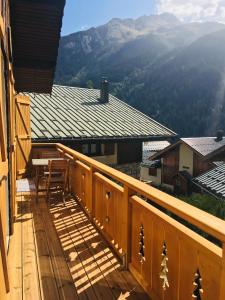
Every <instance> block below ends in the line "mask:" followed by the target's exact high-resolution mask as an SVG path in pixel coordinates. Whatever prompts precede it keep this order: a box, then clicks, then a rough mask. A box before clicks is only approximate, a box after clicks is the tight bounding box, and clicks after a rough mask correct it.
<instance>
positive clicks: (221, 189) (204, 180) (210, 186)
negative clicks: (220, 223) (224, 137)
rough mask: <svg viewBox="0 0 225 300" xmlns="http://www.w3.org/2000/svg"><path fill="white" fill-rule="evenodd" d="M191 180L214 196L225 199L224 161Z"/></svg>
mask: <svg viewBox="0 0 225 300" xmlns="http://www.w3.org/2000/svg"><path fill="white" fill-rule="evenodd" d="M193 181H194V182H196V183H197V184H199V185H200V186H202V187H203V188H205V189H206V190H208V191H209V192H211V193H213V194H214V195H215V196H217V197H220V198H224V199H225V163H223V164H221V165H220V166H218V167H216V168H214V169H212V170H210V171H208V172H206V173H204V174H202V175H200V176H198V177H196V178H195V179H194V180H193Z"/></svg>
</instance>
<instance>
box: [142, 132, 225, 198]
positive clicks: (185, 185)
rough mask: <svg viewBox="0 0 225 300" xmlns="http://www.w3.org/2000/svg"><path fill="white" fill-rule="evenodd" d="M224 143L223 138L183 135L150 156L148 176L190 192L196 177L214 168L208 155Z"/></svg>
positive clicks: (154, 183) (149, 178)
mask: <svg viewBox="0 0 225 300" xmlns="http://www.w3.org/2000/svg"><path fill="white" fill-rule="evenodd" d="M224 145H225V139H224V138H223V137H199V138H182V139H180V140H179V141H177V142H176V143H174V144H172V145H170V146H168V147H166V148H165V149H163V150H162V151H159V152H158V153H156V154H153V155H152V156H151V157H149V161H150V164H151V165H150V167H149V173H148V174H149V176H148V177H147V179H148V180H149V181H151V182H152V184H153V185H156V186H162V187H164V188H166V189H168V190H171V191H174V192H175V193H184V194H188V193H190V192H191V182H192V178H193V177H197V176H199V175H200V174H202V173H204V172H206V171H208V170H210V169H212V168H214V167H215V166H216V164H215V162H213V161H207V160H206V156H207V155H209V154H210V153H212V152H214V151H216V150H218V149H220V148H222V147H223V146H224Z"/></svg>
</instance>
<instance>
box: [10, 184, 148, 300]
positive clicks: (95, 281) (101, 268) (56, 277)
mask: <svg viewBox="0 0 225 300" xmlns="http://www.w3.org/2000/svg"><path fill="white" fill-rule="evenodd" d="M30 184H31V186H32V185H33V184H32V182H31V183H30ZM9 258H10V260H9V261H10V266H9V272H10V279H11V299H13V300H14V299H27V300H28V299H29V300H30V299H35V300H39V299H46V300H51V299H52V300H53V299H54V300H57V299H68V300H70V299H118V298H119V296H120V295H121V293H122V294H126V293H127V292H129V291H130V292H131V293H130V299H148V297H147V295H146V293H145V292H144V290H143V289H142V288H141V287H140V285H139V284H138V283H137V281H136V280H135V279H134V278H133V276H132V275H131V274H130V273H129V272H128V271H126V270H124V268H122V266H121V261H120V260H119V259H118V258H117V256H116V255H115V254H114V253H113V252H112V250H111V249H110V248H109V246H108V244H107V243H106V242H105V241H104V239H103V238H102V236H101V235H100V234H99V232H98V231H97V230H96V228H95V227H94V226H93V225H92V224H91V222H90V220H89V219H88V217H87V215H86V214H85V213H84V212H83V211H82V209H81V207H80V205H79V204H78V203H77V202H76V200H75V199H74V198H73V197H69V198H67V201H66V206H64V205H63V204H62V201H61V199H57V198H54V201H52V202H51V203H48V204H47V203H46V199H45V197H39V199H38V203H36V201H35V197H34V193H24V192H21V193H18V194H17V217H16V223H15V235H14V236H13V239H12V244H11V247H10V253H9Z"/></svg>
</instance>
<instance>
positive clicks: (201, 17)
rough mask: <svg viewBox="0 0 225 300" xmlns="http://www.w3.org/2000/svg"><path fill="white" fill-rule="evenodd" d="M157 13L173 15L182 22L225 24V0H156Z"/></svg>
mask: <svg viewBox="0 0 225 300" xmlns="http://www.w3.org/2000/svg"><path fill="white" fill-rule="evenodd" d="M156 11H157V13H159V14H160V13H165V12H168V13H172V14H174V15H176V16H177V17H178V18H179V19H181V20H182V21H217V22H222V23H225V0H156Z"/></svg>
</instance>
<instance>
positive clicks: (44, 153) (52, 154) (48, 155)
mask: <svg viewBox="0 0 225 300" xmlns="http://www.w3.org/2000/svg"><path fill="white" fill-rule="evenodd" d="M40 158H60V153H59V152H57V151H54V150H50V151H49V150H45V151H42V152H41V153H40ZM48 174H49V172H48V168H47V167H44V168H43V170H42V174H41V177H42V179H45V180H46V177H47V176H48Z"/></svg>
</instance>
